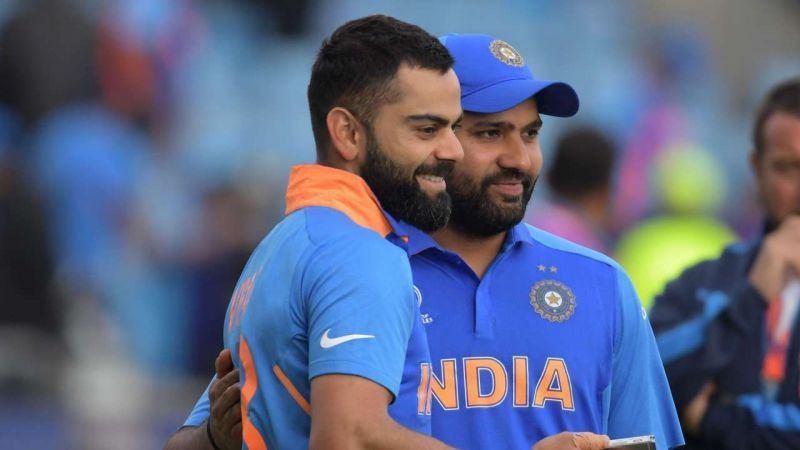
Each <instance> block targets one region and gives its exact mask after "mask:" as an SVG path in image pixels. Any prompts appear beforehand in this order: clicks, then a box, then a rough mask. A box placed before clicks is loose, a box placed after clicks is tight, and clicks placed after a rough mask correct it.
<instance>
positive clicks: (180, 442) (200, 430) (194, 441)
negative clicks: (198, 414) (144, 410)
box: [164, 422, 214, 450]
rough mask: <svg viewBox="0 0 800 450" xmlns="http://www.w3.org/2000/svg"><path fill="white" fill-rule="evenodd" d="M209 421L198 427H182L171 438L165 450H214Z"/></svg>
mask: <svg viewBox="0 0 800 450" xmlns="http://www.w3.org/2000/svg"><path fill="white" fill-rule="evenodd" d="M207 425H208V424H207V422H203V423H202V425H200V426H197V427H182V428H181V429H179V430H178V431H176V432H175V434H173V435H172V437H171V438H169V441H167V444H166V445H165V446H164V450H214V447H213V446H212V445H211V442H210V441H209V440H208V432H207V431H206V426H207Z"/></svg>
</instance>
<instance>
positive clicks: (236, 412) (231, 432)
mask: <svg viewBox="0 0 800 450" xmlns="http://www.w3.org/2000/svg"><path fill="white" fill-rule="evenodd" d="M237 426H238V428H239V433H238V434H241V431H242V430H241V427H242V406H241V403H240V402H236V403H234V404H233V405H231V407H230V408H228V409H227V411H225V414H224V415H223V417H222V420H221V421H220V428H221V430H220V431H221V433H220V435H225V436H231V437H233V436H236V432H235V428H236V427H237Z"/></svg>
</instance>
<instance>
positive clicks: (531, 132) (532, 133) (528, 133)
mask: <svg viewBox="0 0 800 450" xmlns="http://www.w3.org/2000/svg"><path fill="white" fill-rule="evenodd" d="M538 135H539V130H537V129H530V130H528V131H526V132H525V137H527V138H531V139H532V138H535V137H536V136H538Z"/></svg>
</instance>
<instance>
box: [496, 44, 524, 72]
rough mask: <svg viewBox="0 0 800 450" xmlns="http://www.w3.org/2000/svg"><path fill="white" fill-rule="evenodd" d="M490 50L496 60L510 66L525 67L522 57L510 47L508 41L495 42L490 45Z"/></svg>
mask: <svg viewBox="0 0 800 450" xmlns="http://www.w3.org/2000/svg"><path fill="white" fill-rule="evenodd" d="M489 50H491V52H492V55H494V57H495V58H497V59H499V60H500V61H502V62H503V63H505V64H508V65H509V66H514V67H522V66H524V65H525V61H524V60H523V59H522V55H520V54H519V52H518V51H516V50H514V47H512V46H511V45H509V44H508V42H506V41H501V40H500V39H495V40H493V41H492V42H491V43H490V44H489Z"/></svg>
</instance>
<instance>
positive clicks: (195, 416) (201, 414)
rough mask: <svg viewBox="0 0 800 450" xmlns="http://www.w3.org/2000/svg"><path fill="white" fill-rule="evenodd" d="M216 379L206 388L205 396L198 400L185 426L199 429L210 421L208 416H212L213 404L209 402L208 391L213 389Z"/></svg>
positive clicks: (212, 379)
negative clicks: (212, 385) (207, 420)
mask: <svg viewBox="0 0 800 450" xmlns="http://www.w3.org/2000/svg"><path fill="white" fill-rule="evenodd" d="M214 378H215V377H212V378H211V382H209V383H208V386H206V390H205V391H203V395H201V396H200V398H199V399H197V403H195V404H194V409H192V412H191V413H189V417H188V418H187V419H186V422H184V423H183V426H185V427H199V426H200V425H202V424H203V422H205V421H206V419H208V416H210V415H211V402H210V401H209V400H208V390H209V389H210V388H211V383H213V382H214Z"/></svg>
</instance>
